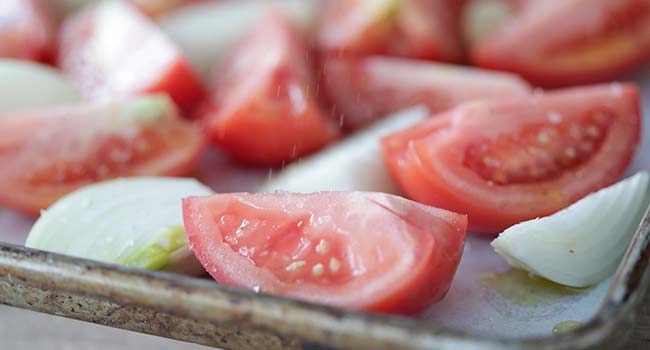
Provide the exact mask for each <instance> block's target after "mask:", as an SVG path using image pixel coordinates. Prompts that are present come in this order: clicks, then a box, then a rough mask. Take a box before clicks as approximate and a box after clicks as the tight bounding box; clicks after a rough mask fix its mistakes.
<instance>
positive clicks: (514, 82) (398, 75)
mask: <svg viewBox="0 0 650 350" xmlns="http://www.w3.org/2000/svg"><path fill="white" fill-rule="evenodd" d="M322 84H323V90H324V92H325V94H326V95H327V97H328V99H329V101H330V102H331V104H332V105H333V106H334V111H333V114H334V116H335V117H336V119H337V120H338V121H340V122H341V124H342V125H343V126H344V127H345V128H346V129H351V130H354V129H358V128H361V127H363V126H365V125H367V124H369V123H371V122H373V121H375V120H377V119H379V118H381V117H384V116H386V115H388V114H390V113H392V112H395V111H398V110H400V109H403V108H407V107H411V106H415V105H419V104H422V105H425V106H427V107H428V108H429V110H430V111H431V112H433V113H436V112H441V111H444V110H446V109H448V108H451V107H453V106H455V105H457V104H459V103H462V102H464V101H469V100H476V99H487V98H497V97H503V96H513V97H517V96H526V95H528V94H529V93H530V91H531V88H530V86H529V85H528V84H527V83H526V82H524V81H523V80H522V79H520V78H519V77H517V76H514V75H512V74H508V73H498V72H490V71H485V70H480V69H473V68H466V67H460V66H454V65H448V64H441V63H434V62H427V61H421V60H410V59H400V58H389V57H381V56H370V57H367V58H364V59H351V58H333V57H331V58H328V59H326V60H325V62H324V64H323V83H322Z"/></svg>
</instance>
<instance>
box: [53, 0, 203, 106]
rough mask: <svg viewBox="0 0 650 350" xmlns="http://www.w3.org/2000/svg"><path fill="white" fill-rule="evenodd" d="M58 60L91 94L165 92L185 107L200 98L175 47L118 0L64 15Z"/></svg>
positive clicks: (197, 86)
mask: <svg viewBox="0 0 650 350" xmlns="http://www.w3.org/2000/svg"><path fill="white" fill-rule="evenodd" d="M59 64H60V65H61V68H62V69H63V70H64V72H65V73H66V74H67V75H68V76H69V77H70V78H71V79H72V80H74V81H75V82H76V83H77V85H78V86H79V88H80V90H81V92H82V93H83V94H85V95H86V96H88V97H90V98H95V99H104V98H111V97H123V96H131V95H134V94H141V93H147V92H166V93H168V94H169V95H170V96H171V97H172V99H173V100H174V101H175V102H176V103H177V104H178V105H179V106H181V107H182V108H189V107H191V106H192V105H193V104H194V103H196V102H198V100H199V99H200V98H201V97H202V96H203V87H202V86H201V83H200V82H199V80H198V78H197V77H196V76H195V74H194V73H193V72H192V70H191V68H190V66H189V64H188V61H187V60H186V58H185V57H184V56H183V54H182V53H181V52H180V51H179V49H178V48H176V47H175V46H174V45H173V44H172V43H171V41H170V40H169V39H167V38H166V37H165V36H164V35H163V33H162V32H161V31H160V30H159V29H158V28H157V27H156V26H155V24H154V23H152V22H151V21H150V20H149V19H148V18H147V17H145V16H144V15H142V14H141V13H140V12H139V11H138V10H137V9H135V8H133V7H132V6H131V5H129V4H128V3H126V2H123V1H103V2H101V3H99V4H97V5H95V6H91V7H86V8H85V9H84V10H82V11H80V12H78V13H77V14H75V15H73V16H72V17H71V18H69V19H68V20H67V21H66V22H65V23H64V25H63V29H62V32H61V43H60V50H59Z"/></svg>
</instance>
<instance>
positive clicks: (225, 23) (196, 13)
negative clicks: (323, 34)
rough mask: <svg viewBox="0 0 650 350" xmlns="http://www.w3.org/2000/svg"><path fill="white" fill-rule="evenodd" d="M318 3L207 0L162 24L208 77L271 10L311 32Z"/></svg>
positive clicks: (294, 0) (301, 0)
mask: <svg viewBox="0 0 650 350" xmlns="http://www.w3.org/2000/svg"><path fill="white" fill-rule="evenodd" d="M317 4H318V0H248V1H238V0H226V1H206V2H205V3H202V4H197V5H192V6H188V7H186V8H183V9H181V10H179V11H176V12H174V13H173V14H171V15H170V16H168V17H165V18H163V19H162V20H161V21H160V25H161V26H162V29H163V30H164V31H165V32H166V33H167V34H168V35H169V36H170V38H171V39H172V40H173V41H174V42H176V44H178V45H179V46H180V47H181V49H183V51H184V52H185V53H186V54H187V56H188V58H189V60H190V62H191V63H192V66H193V67H194V68H195V69H196V70H197V72H199V73H200V74H201V76H202V77H203V78H204V79H206V80H209V79H210V77H211V75H210V73H211V70H212V67H213V66H214V65H215V63H216V64H219V63H221V62H223V61H224V60H225V58H226V56H227V54H228V52H229V51H230V49H231V48H232V47H233V46H235V44H236V43H237V42H238V41H239V40H240V39H241V38H242V37H243V36H244V35H245V34H246V33H248V32H249V31H250V29H251V28H252V27H253V26H254V25H255V23H256V22H259V21H260V20H261V19H263V18H264V17H265V16H266V15H267V14H268V13H269V12H271V11H277V12H280V13H282V14H284V15H286V16H288V17H289V18H291V19H292V21H293V23H294V24H295V25H297V26H298V28H300V29H301V30H302V31H304V32H309V31H311V28H312V27H313V25H314V18H315V15H316V12H317Z"/></svg>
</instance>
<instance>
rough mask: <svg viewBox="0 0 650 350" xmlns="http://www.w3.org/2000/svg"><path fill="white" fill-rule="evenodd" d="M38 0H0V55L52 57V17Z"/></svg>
mask: <svg viewBox="0 0 650 350" xmlns="http://www.w3.org/2000/svg"><path fill="white" fill-rule="evenodd" d="M53 16H54V15H53V13H51V11H48V8H46V7H45V3H43V2H42V1H40V0H2V1H0V57H11V58H20V59H28V60H35V61H47V60H49V59H51V58H52V54H53V50H54V41H55V29H54V17H53Z"/></svg>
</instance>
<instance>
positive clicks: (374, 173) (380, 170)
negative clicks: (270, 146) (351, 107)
mask: <svg viewBox="0 0 650 350" xmlns="http://www.w3.org/2000/svg"><path fill="white" fill-rule="evenodd" d="M428 116H429V111H428V109H427V108H426V107H413V108H410V109H405V110H402V111H399V112H396V113H394V114H392V115H390V116H388V117H386V118H385V119H382V120H379V121H378V122H376V123H375V124H373V125H371V126H370V127H368V128H366V129H364V130H362V131H359V132H357V133H356V134H354V135H351V136H350V137H348V138H346V139H344V140H343V141H341V142H339V143H338V144H335V145H333V146H330V147H329V148H327V149H325V150H323V151H321V152H319V153H317V154H315V155H313V156H311V157H309V158H306V159H304V160H302V161H299V162H297V163H294V164H291V165H290V166H288V167H287V168H286V169H285V170H283V171H282V172H281V173H280V174H278V175H277V176H276V177H274V178H271V179H270V180H269V181H267V182H266V183H265V184H264V185H263V186H262V188H261V190H262V191H267V192H269V191H275V190H282V191H289V192H303V193H310V192H317V191H374V192H388V193H397V188H396V187H395V185H394V184H393V181H392V180H391V178H390V176H389V175H388V173H387V171H386V169H385V168H384V163H383V160H382V155H381V147H380V144H379V140H380V139H381V137H382V136H385V135H387V134H390V133H393V132H395V131H399V130H402V129H406V128H408V127H409V126H411V125H414V124H416V123H418V122H421V121H423V120H424V119H426V118H427V117H428Z"/></svg>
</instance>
